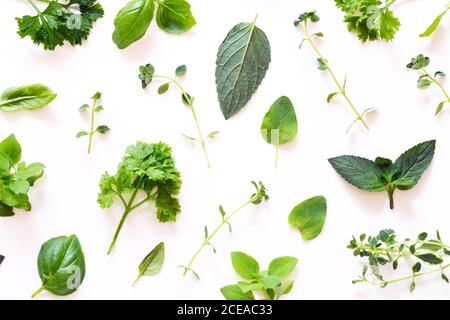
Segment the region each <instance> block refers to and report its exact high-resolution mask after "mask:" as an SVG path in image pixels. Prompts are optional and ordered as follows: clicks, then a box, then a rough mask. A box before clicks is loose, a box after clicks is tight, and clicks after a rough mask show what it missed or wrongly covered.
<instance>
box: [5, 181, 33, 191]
mask: <svg viewBox="0 0 450 320" xmlns="http://www.w3.org/2000/svg"><path fill="white" fill-rule="evenodd" d="M8 187H9V189H10V190H11V191H12V192H14V193H15V194H27V193H28V189H30V183H29V182H28V181H27V180H16V181H13V182H11V183H10V184H9V186H8Z"/></svg>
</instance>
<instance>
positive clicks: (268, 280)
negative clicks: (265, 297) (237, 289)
mask: <svg viewBox="0 0 450 320" xmlns="http://www.w3.org/2000/svg"><path fill="white" fill-rule="evenodd" d="M261 283H262V285H263V287H264V288H265V289H275V288H276V287H279V286H280V285H281V280H280V278H279V277H277V276H270V275H268V276H266V277H263V278H262V279H261Z"/></svg>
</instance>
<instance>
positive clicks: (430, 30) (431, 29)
mask: <svg viewBox="0 0 450 320" xmlns="http://www.w3.org/2000/svg"><path fill="white" fill-rule="evenodd" d="M446 13H447V10H445V11H444V12H442V13H441V14H440V15H438V16H437V17H436V18H435V19H434V20H433V22H432V23H431V24H430V26H429V27H428V28H427V30H425V31H424V32H423V33H422V34H421V35H420V37H422V38H424V37H429V36H431V34H432V33H433V32H434V31H435V30H436V28H437V27H438V25H439V23H440V22H441V20H442V17H444V15H445V14H446Z"/></svg>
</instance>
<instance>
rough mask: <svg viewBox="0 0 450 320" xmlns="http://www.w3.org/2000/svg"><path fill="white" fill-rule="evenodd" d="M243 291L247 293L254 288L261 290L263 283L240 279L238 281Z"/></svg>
mask: <svg viewBox="0 0 450 320" xmlns="http://www.w3.org/2000/svg"><path fill="white" fill-rule="evenodd" d="M237 285H238V286H239V288H240V289H241V290H242V292H244V293H246V292H249V291H253V290H261V289H262V288H263V284H262V283H261V282H250V283H249V282H245V281H239V282H238V283H237Z"/></svg>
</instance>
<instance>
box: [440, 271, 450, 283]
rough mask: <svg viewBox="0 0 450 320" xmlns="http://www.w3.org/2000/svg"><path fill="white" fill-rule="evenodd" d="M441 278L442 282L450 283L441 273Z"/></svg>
mask: <svg viewBox="0 0 450 320" xmlns="http://www.w3.org/2000/svg"><path fill="white" fill-rule="evenodd" d="M441 278H442V280H444V281H445V282H447V283H449V281H448V278H447V276H446V275H445V274H444V273H441Z"/></svg>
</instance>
